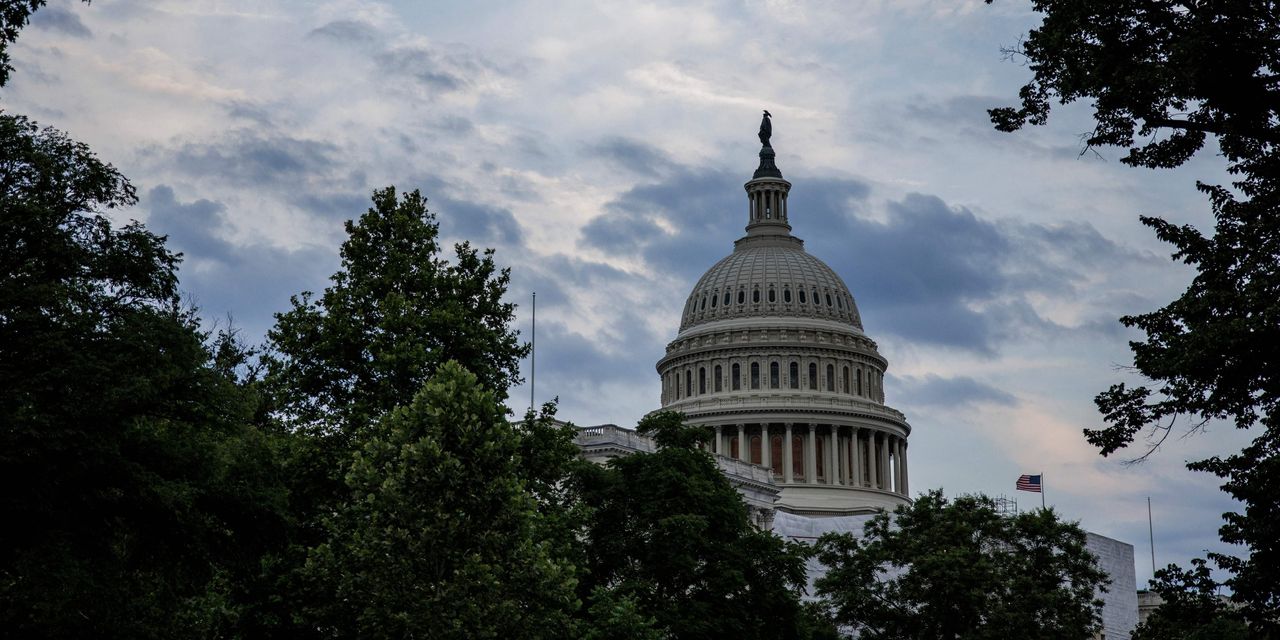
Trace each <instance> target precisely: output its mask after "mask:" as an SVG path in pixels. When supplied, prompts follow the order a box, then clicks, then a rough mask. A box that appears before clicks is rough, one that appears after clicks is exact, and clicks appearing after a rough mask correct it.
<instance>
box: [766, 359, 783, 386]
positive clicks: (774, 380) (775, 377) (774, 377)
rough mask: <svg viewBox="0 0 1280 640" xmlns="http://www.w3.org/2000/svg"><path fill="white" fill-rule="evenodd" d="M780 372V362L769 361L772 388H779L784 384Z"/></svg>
mask: <svg viewBox="0 0 1280 640" xmlns="http://www.w3.org/2000/svg"><path fill="white" fill-rule="evenodd" d="M779 373H780V372H779V371H778V363H776V362H770V363H769V388H770V389H777V388H778V387H780V386H782V384H781V381H780V380H779V378H780V377H781V375H779Z"/></svg>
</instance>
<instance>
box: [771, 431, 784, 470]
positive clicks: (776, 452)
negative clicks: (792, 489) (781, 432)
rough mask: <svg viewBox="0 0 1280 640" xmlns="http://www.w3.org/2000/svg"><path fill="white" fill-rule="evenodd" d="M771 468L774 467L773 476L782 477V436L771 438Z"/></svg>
mask: <svg viewBox="0 0 1280 640" xmlns="http://www.w3.org/2000/svg"><path fill="white" fill-rule="evenodd" d="M769 466H771V467H773V475H775V476H781V475H782V436H773V437H772V438H769Z"/></svg>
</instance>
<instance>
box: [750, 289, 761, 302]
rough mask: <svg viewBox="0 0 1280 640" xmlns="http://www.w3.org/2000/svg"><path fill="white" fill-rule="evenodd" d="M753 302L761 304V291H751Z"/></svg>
mask: <svg viewBox="0 0 1280 640" xmlns="http://www.w3.org/2000/svg"><path fill="white" fill-rule="evenodd" d="M751 301H752V302H760V290H759V289H752V290H751Z"/></svg>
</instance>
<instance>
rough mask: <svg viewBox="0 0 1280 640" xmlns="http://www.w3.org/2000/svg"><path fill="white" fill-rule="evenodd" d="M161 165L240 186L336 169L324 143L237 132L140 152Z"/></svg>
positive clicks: (333, 150)
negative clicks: (202, 140)
mask: <svg viewBox="0 0 1280 640" xmlns="http://www.w3.org/2000/svg"><path fill="white" fill-rule="evenodd" d="M144 154H146V155H150V156H152V157H154V158H156V159H158V160H160V161H161V162H162V163H163V164H165V165H168V166H170V167H172V168H174V169H177V170H178V171H181V172H182V173H184V174H186V175H189V176H192V177H197V178H214V179H222V180H225V181H227V182H230V183H233V184H237V185H246V186H266V185H272V184H278V183H280V182H282V181H296V180H298V179H303V178H312V177H316V175H317V174H319V173H322V172H325V171H329V170H331V169H333V168H334V167H336V166H337V162H338V147H337V146H335V145H333V144H332V143H329V142H322V141H319V140H305V139H300V138H295V137H292V136H288V135H282V134H273V133H266V132H260V131H252V130H247V129H241V130H237V131H232V132H230V133H228V134H226V135H225V136H223V137H222V138H221V139H218V140H214V141H212V142H185V143H182V144H180V145H178V146H176V147H174V148H168V149H166V148H154V147H153V148H151V149H148V150H146V151H144Z"/></svg>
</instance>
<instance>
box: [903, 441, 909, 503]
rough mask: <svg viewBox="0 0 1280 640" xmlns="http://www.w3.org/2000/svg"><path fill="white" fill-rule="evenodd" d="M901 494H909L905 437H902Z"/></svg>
mask: <svg viewBox="0 0 1280 640" xmlns="http://www.w3.org/2000/svg"><path fill="white" fill-rule="evenodd" d="M902 495H904V496H907V497H910V496H911V482H910V480H909V479H908V474H907V439H906V438H903V439H902Z"/></svg>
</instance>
